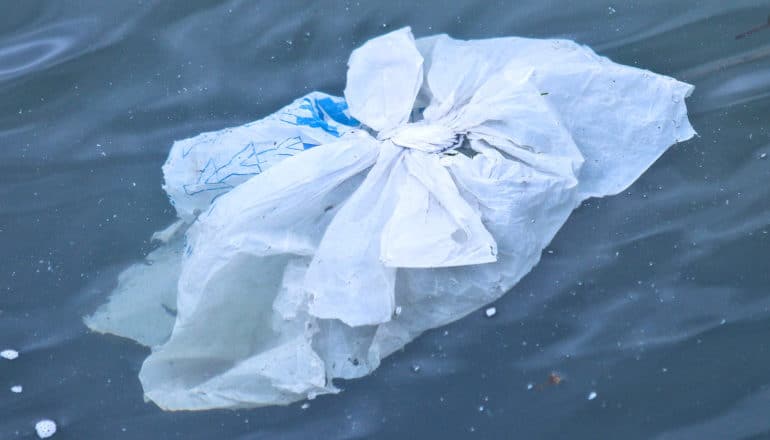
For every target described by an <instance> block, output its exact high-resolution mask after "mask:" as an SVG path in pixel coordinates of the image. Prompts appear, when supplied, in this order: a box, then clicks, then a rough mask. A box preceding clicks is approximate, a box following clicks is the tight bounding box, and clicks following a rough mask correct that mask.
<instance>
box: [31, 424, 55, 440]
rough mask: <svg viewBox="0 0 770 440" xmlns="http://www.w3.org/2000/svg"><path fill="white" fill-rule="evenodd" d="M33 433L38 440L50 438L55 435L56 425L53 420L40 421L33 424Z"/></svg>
mask: <svg viewBox="0 0 770 440" xmlns="http://www.w3.org/2000/svg"><path fill="white" fill-rule="evenodd" d="M35 432H37V436H38V437H40V438H48V437H52V436H53V435H54V434H56V423H55V422H54V421H53V420H48V419H44V420H41V421H39V422H37V423H35Z"/></svg>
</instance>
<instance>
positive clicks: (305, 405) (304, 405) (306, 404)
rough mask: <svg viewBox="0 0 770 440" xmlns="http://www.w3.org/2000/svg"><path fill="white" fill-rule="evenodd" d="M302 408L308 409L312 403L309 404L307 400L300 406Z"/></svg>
mask: <svg viewBox="0 0 770 440" xmlns="http://www.w3.org/2000/svg"><path fill="white" fill-rule="evenodd" d="M300 408H302V409H308V408H310V404H309V403H307V402H305V403H303V404H302V406H300Z"/></svg>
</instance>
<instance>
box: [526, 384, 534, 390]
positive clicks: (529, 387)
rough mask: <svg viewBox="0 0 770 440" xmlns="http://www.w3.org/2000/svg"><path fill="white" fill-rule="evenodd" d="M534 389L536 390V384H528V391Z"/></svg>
mask: <svg viewBox="0 0 770 440" xmlns="http://www.w3.org/2000/svg"><path fill="white" fill-rule="evenodd" d="M532 388H535V384H533V383H528V384H527V389H528V390H531V389H532Z"/></svg>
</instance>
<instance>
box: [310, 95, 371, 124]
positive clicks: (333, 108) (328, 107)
mask: <svg viewBox="0 0 770 440" xmlns="http://www.w3.org/2000/svg"><path fill="white" fill-rule="evenodd" d="M315 104H316V107H317V108H318V109H319V111H323V112H324V113H326V114H327V115H329V117H330V118H332V120H333V121H335V122H337V123H339V124H342V125H347V126H349V127H358V126H359V125H361V123H360V122H358V120H357V119H356V118H354V117H351V116H348V115H347V114H346V113H345V110H347V109H348V103H347V102H345V100H342V101H338V102H335V101H334V100H333V99H331V98H322V99H317V100H316V102H315Z"/></svg>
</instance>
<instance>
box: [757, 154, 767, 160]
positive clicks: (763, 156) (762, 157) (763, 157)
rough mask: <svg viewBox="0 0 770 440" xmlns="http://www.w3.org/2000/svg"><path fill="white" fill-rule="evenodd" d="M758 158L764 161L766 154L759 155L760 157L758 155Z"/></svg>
mask: <svg viewBox="0 0 770 440" xmlns="http://www.w3.org/2000/svg"><path fill="white" fill-rule="evenodd" d="M759 158H760V159H765V158H767V153H762V154H760V155H759Z"/></svg>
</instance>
